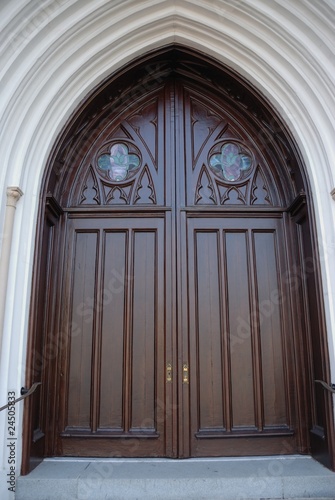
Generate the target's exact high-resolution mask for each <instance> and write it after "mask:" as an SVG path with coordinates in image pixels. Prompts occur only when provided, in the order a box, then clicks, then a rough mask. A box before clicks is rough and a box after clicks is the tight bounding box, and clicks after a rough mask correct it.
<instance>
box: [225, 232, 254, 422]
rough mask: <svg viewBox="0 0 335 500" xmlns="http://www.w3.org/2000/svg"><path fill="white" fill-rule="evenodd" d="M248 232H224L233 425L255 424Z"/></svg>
mask: <svg viewBox="0 0 335 500" xmlns="http://www.w3.org/2000/svg"><path fill="white" fill-rule="evenodd" d="M247 237H248V234H247V233H246V232H228V233H227V234H226V249H227V250H226V251H227V259H226V268H227V288H228V317H229V332H230V335H233V336H234V337H235V339H238V341H237V342H235V343H234V342H231V344H230V366H231V405H232V406H231V414H232V428H233V429H238V428H239V427H242V428H248V427H249V428H250V427H255V407H254V379H253V353H252V342H251V336H252V331H251V311H250V296H249V294H250V290H249V287H250V284H249V269H248V248H247V241H248V238H247Z"/></svg>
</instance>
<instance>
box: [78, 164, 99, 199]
mask: <svg viewBox="0 0 335 500" xmlns="http://www.w3.org/2000/svg"><path fill="white" fill-rule="evenodd" d="M79 205H100V194H99V188H98V184H97V179H96V177H95V175H94V173H93V169H92V167H90V168H89V171H88V174H87V176H86V179H85V182H84V185H83V188H82V192H81V197H80V201H79Z"/></svg>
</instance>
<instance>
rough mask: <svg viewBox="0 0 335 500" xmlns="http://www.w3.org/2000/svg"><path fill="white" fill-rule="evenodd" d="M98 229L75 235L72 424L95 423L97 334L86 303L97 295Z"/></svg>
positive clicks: (71, 372)
mask: <svg viewBox="0 0 335 500" xmlns="http://www.w3.org/2000/svg"><path fill="white" fill-rule="evenodd" d="M97 247H98V234H97V232H89V231H87V232H85V233H83V232H78V233H76V235H75V249H74V262H73V284H72V290H71V296H72V297H73V299H72V300H73V302H72V315H71V316H72V317H71V325H75V331H74V330H73V329H72V331H71V333H70V335H71V354H70V372H69V393H68V418H67V425H68V426H69V427H79V428H87V429H89V428H90V427H91V366H92V344H93V335H94V317H93V314H92V310H91V309H89V310H85V304H90V303H94V302H95V299H96V266H97V264H98V260H97V254H98V248H97Z"/></svg>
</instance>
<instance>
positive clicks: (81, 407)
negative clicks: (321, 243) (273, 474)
mask: <svg viewBox="0 0 335 500" xmlns="http://www.w3.org/2000/svg"><path fill="white" fill-rule="evenodd" d="M250 134H251V132H250V130H249V129H248V124H246V123H244V122H243V120H242V118H241V120H240V121H238V120H236V117H234V118H233V117H232V114H231V111H229V110H228V109H226V108H225V106H224V103H223V102H215V101H214V100H213V99H211V98H210V97H208V96H205V95H204V94H203V93H201V91H200V90H199V89H197V88H192V86H190V85H188V84H187V82H186V83H185V82H184V83H183V82H181V81H180V80H178V79H174V78H170V79H169V80H168V81H167V82H164V83H163V84H161V85H159V86H158V88H156V89H155V90H153V91H151V92H150V93H148V94H147V95H146V96H145V98H138V99H137V102H136V106H133V107H131V108H130V109H127V110H125V111H124V113H123V114H121V115H119V116H117V117H116V118H115V117H111V119H110V121H109V122H108V124H106V125H105V127H104V128H103V130H102V131H101V133H100V134H99V136H98V138H96V139H95V140H92V143H91V144H90V145H89V146H88V147H87V149H86V150H85V151H83V155H82V158H81V159H80V165H79V166H78V168H77V173H76V175H75V176H74V177H73V180H72V181H71V182H72V187H71V194H70V196H69V198H68V199H69V201H68V203H67V205H66V204H65V203H64V204H63V211H64V213H63V216H62V217H63V226H62V227H63V229H62V236H61V238H60V241H61V243H60V246H59V248H61V255H62V257H61V259H63V260H61V262H62V265H61V266H60V268H61V271H60V279H59V285H58V286H59V292H58V295H59V297H60V301H59V305H58V306H57V307H58V316H59V323H58V324H59V331H61V332H62V336H63V337H62V338H63V340H64V341H63V343H61V349H60V362H59V368H58V369H57V370H58V373H59V377H58V381H57V384H58V394H59V399H58V402H57V409H56V412H57V418H56V422H57V424H56V425H57V439H56V448H55V449H56V452H57V453H58V454H60V455H75V456H122V457H133V456H136V457H152V456H157V457H163V456H167V457H176V456H178V457H190V456H192V457H200V456H231V455H262V454H278V453H295V452H297V451H298V449H299V450H301V449H302V448H303V446H302V440H301V436H302V430H301V429H302V428H303V426H304V425H305V424H304V422H303V421H302V420H301V414H300V416H299V417H298V410H297V394H298V392H299V388H298V387H297V376H296V375H297V374H296V371H295V359H296V357H297V355H298V354H299V353H298V354H297V341H296V339H297V338H298V336H299V335H300V333H299V332H297V325H296V324H295V323H294V321H293V318H292V307H293V304H294V300H296V299H295V298H294V294H295V293H297V290H296V289H293V287H292V281H291V280H290V279H289V278H290V272H289V267H290V262H291V261H290V259H291V257H290V256H291V255H292V253H294V252H296V248H295V247H294V241H293V242H292V238H291V237H290V234H291V233H290V226H289V216H288V214H287V212H286V206H285V203H286V202H285V200H284V196H283V195H282V193H281V186H280V183H279V182H278V178H277V177H276V174H275V173H274V172H273V169H274V166H273V164H271V157H270V156H267V152H266V151H265V150H262V149H261V148H259V147H258V145H257V140H253V139H251V136H250ZM65 205H66V206H65ZM293 240H294V238H293ZM57 307H56V309H57ZM299 436H300V437H299ZM299 439H300V441H299ZM299 447H300V448H299Z"/></svg>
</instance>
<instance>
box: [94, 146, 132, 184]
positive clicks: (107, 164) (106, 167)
mask: <svg viewBox="0 0 335 500" xmlns="http://www.w3.org/2000/svg"><path fill="white" fill-rule="evenodd" d="M140 165H141V160H140V157H139V156H138V155H137V154H134V153H129V148H128V146H127V145H126V144H121V143H117V144H113V146H112V147H111V149H110V154H104V155H101V156H99V158H98V168H99V169H100V170H102V171H104V172H105V173H106V174H107V176H108V178H109V179H110V180H112V181H113V182H122V181H124V180H126V179H127V178H128V177H129V176H130V174H131V173H133V174H134V173H135V172H136V171H137V170H138V169H139V168H140Z"/></svg>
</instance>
